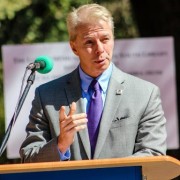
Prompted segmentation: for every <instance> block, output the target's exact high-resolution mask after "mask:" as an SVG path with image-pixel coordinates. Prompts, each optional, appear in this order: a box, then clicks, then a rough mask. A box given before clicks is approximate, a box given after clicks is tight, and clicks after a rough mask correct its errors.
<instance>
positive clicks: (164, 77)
mask: <svg viewBox="0 0 180 180" xmlns="http://www.w3.org/2000/svg"><path fill="white" fill-rule="evenodd" d="M2 54H3V65H4V99H5V121H6V127H7V126H8V124H9V122H10V120H11V118H12V115H13V113H14V110H15V106H16V103H17V99H18V94H19V91H20V86H21V81H22V78H23V74H24V71H25V68H26V66H27V65H28V64H29V63H31V62H34V60H35V59H36V57H38V56H41V55H47V56H50V57H51V58H52V59H53V60H54V68H53V70H52V71H51V72H50V73H48V74H39V73H37V74H36V79H35V82H34V84H33V85H32V87H31V89H30V91H29V94H28V96H27V98H26V100H25V103H24V105H23V107H22V110H21V112H20V114H19V117H18V119H17V121H16V123H15V125H14V127H13V130H12V133H11V136H10V138H9V141H8V147H7V157H8V158H10V159H11V158H18V157H19V148H20V145H21V143H22V141H23V140H24V139H25V136H26V133H25V127H26V124H27V123H28V116H29V111H30V109H31V101H32V99H33V97H34V90H35V88H36V87H37V86H39V85H40V84H42V83H45V82H47V81H50V80H52V79H54V78H58V77H60V76H62V75H64V74H66V73H68V72H70V71H72V70H73V69H75V68H76V67H77V65H78V63H79V60H78V58H77V57H76V56H75V55H74V54H73V53H72V51H71V49H70V47H69V43H68V42H61V43H39V44H31V45H5V46H3V47H2ZM113 62H114V63H115V64H116V65H117V66H118V67H119V68H120V69H122V70H123V71H125V72H128V73H130V74H133V75H135V76H139V77H140V78H142V79H145V80H148V81H150V82H153V83H154V84H156V85H158V86H159V87H160V91H161V97H162V105H163V108H164V111H165V116H166V119H167V132H168V149H177V148H178V147H179V143H178V142H179V133H178V117H177V105H176V84H175V68H174V48H173V39H172V38H171V37H165V38H139V39H129V40H116V41H115V49H114V57H113Z"/></svg>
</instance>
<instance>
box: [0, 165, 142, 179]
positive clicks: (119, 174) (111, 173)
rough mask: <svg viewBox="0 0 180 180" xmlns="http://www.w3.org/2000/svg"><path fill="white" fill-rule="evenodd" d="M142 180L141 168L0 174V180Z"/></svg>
mask: <svg viewBox="0 0 180 180" xmlns="http://www.w3.org/2000/svg"><path fill="white" fill-rule="evenodd" d="M62 178H63V179H66V180H72V179H80V180H142V168H141V167H138V166H137V167H111V168H96V169H78V170H58V171H43V172H23V173H10V174H0V180H12V179H18V180H21V179H22V180H36V179H38V180H39V179H43V180H46V179H47V180H54V179H57V180H58V179H59V180H60V179H62Z"/></svg>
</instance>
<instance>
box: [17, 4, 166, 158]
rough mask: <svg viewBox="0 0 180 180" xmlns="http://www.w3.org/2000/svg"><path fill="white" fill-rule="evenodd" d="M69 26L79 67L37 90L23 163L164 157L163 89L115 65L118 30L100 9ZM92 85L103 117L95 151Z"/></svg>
mask: <svg viewBox="0 0 180 180" xmlns="http://www.w3.org/2000/svg"><path fill="white" fill-rule="evenodd" d="M67 26H68V32H69V36H70V46H71V48H72V50H73V52H74V53H75V54H76V55H77V56H78V57H79V60H80V64H79V66H78V67H77V69H75V70H74V71H73V72H71V73H70V74H67V75H65V76H63V77H61V78H59V79H56V80H53V81H51V82H49V83H46V84H44V85H41V86H40V87H38V88H37V89H36V92H35V98H34V100H33V102H32V109H31V112H30V116H29V117H30V121H29V123H28V125H27V128H26V131H27V137H26V139H25V141H24V142H23V144H22V146H21V149H20V155H21V158H22V161H23V162H42V161H61V160H81V159H100V158H101V159H102V158H118V157H127V156H156V155H165V154H166V128H165V123H166V120H165V117H164V113H163V110H162V106H161V100H160V95H159V89H158V88H157V87H156V86H155V85H153V84H152V83H150V82H146V81H144V80H141V79H139V78H136V77H134V76H131V75H129V74H126V73H124V72H122V71H121V70H119V69H118V68H117V67H116V66H115V65H114V64H113V63H112V62H111V60H112V55H113V48H114V32H113V30H114V24H113V19H112V16H111V14H110V13H109V11H108V10H107V9H106V8H104V7H102V6H100V5H97V4H88V5H83V6H81V7H79V8H78V9H74V10H73V11H72V12H71V13H69V15H68V17H67ZM93 79H96V82H98V84H99V86H100V91H101V99H102V106H103V111H102V113H101V118H100V121H99V123H98V127H97V129H96V130H97V132H98V135H97V139H96V142H95V148H94V149H93V150H92V143H91V141H90V140H89V139H90V135H89V131H90V128H89V127H90V126H91V123H92V122H91V121H90V119H89V117H88V116H87V113H88V110H89V108H90V103H91V101H92V98H91V95H92V92H91V91H89V86H90V84H91V81H92V80H93ZM92 152H93V153H92Z"/></svg>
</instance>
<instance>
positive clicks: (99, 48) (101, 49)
mask: <svg viewBox="0 0 180 180" xmlns="http://www.w3.org/2000/svg"><path fill="white" fill-rule="evenodd" d="M103 52H104V46H103V43H102V42H100V41H98V42H97V45H96V54H97V55H99V54H101V53H103Z"/></svg>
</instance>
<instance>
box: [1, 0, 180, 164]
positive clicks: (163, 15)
mask: <svg viewBox="0 0 180 180" xmlns="http://www.w3.org/2000/svg"><path fill="white" fill-rule="evenodd" d="M92 2H96V3H99V4H102V5H104V6H106V7H107V8H108V9H109V10H110V11H111V12H112V14H113V17H114V21H115V38H116V39H121V38H123V39H125V38H136V37H161V36H173V37H174V40H175V63H176V77H177V80H176V83H177V105H178V107H179V105H180V97H179V92H180V73H179V71H180V63H179V61H180V1H179V0H156V1H152V0H96V1H95V0H94V1H93V0H0V46H2V45H7V44H25V43H28V44H30V43H39V42H41V43H42V42H60V41H68V34H67V29H66V22H65V19H66V15H67V13H68V12H69V11H70V10H71V9H72V7H78V6H79V5H81V4H86V3H92ZM0 53H1V52H0ZM12 101H13V100H12ZM179 110H180V109H179V108H178V111H179ZM4 123H5V120H4V100H3V68H2V56H1V54H0V144H1V142H2V138H3V136H4V133H5V124H4ZM179 129H180V122H179ZM179 131H180V130H179ZM179 139H180V138H179ZM167 154H168V155H170V156H173V157H175V158H177V159H180V149H177V150H168V152H167ZM18 162H20V160H19V159H11V160H10V159H7V158H6V152H4V153H3V156H2V157H0V164H7V163H18Z"/></svg>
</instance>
